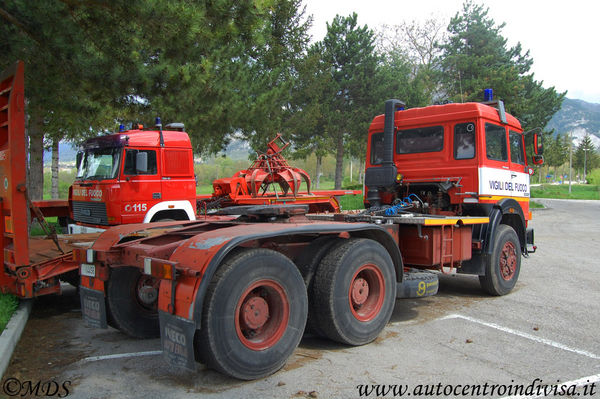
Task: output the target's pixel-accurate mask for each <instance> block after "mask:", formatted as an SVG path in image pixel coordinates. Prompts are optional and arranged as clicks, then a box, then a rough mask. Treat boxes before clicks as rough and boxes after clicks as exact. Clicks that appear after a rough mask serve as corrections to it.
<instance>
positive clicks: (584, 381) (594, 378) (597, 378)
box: [500, 374, 600, 399]
mask: <svg viewBox="0 0 600 399" xmlns="http://www.w3.org/2000/svg"><path fill="white" fill-rule="evenodd" d="M596 382H600V374H596V375H590V376H589V377H583V378H580V379H578V380H573V381H567V382H561V383H557V384H558V386H559V389H558V392H559V395H560V392H561V390H560V387H563V386H564V387H571V386H576V387H583V386H586V385H590V384H594V383H596ZM551 385H552V384H551ZM590 393H591V392H590ZM596 393H597V392H596ZM561 396H562V395H561ZM576 396H579V394H576ZM544 397H546V395H538V396H505V397H503V398H500V399H522V398H528V399H535V398H544Z"/></svg>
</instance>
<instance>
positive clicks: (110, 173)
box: [77, 147, 122, 180]
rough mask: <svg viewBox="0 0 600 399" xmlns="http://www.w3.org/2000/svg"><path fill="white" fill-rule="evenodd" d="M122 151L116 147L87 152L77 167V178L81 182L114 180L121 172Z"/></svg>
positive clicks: (83, 154)
mask: <svg viewBox="0 0 600 399" xmlns="http://www.w3.org/2000/svg"><path fill="white" fill-rule="evenodd" d="M121 151H122V149H121V148H115V147H113V148H98V149H89V150H85V152H83V153H82V156H81V161H80V162H79V165H78V167H77V178H78V179H80V180H104V179H114V178H115V177H116V176H117V174H118V172H119V165H120V163H121ZM78 158H79V157H78Z"/></svg>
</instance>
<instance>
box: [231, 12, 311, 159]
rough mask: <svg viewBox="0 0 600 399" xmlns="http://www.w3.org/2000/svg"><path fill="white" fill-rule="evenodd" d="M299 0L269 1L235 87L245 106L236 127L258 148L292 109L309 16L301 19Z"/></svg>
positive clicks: (262, 149) (302, 15)
mask: <svg viewBox="0 0 600 399" xmlns="http://www.w3.org/2000/svg"><path fill="white" fill-rule="evenodd" d="M301 3H302V2H301V0H278V1H275V2H273V4H272V5H271V6H270V7H269V8H268V13H267V15H266V18H265V20H264V21H263V24H262V26H261V28H260V32H261V35H262V36H261V37H262V42H261V43H259V45H257V46H256V47H255V48H254V49H253V51H251V52H249V54H248V57H247V59H246V61H245V67H246V68H247V70H248V72H247V73H245V74H242V75H243V77H244V78H245V82H244V84H242V85H240V86H239V89H240V92H241V94H242V97H241V99H240V100H241V101H243V103H244V105H245V108H244V111H243V112H242V113H241V114H240V115H239V126H240V128H241V130H242V131H243V137H244V138H245V139H248V140H249V141H250V144H251V146H252V148H254V149H255V150H258V151H264V149H265V146H266V143H267V142H268V141H270V140H272V139H273V137H274V136H275V134H277V133H278V132H282V131H283V130H284V127H285V125H286V122H287V120H288V119H289V118H290V117H291V115H292V113H293V112H294V109H293V107H292V95H293V87H294V85H295V81H296V79H297V78H298V74H299V72H298V70H299V68H300V64H301V63H302V60H303V58H304V56H305V55H306V51H307V46H308V42H309V36H308V28H309V27H310V24H311V22H312V18H311V17H308V18H305V16H304V14H305V7H303V6H302V4H301ZM283 133H286V132H285V131H283Z"/></svg>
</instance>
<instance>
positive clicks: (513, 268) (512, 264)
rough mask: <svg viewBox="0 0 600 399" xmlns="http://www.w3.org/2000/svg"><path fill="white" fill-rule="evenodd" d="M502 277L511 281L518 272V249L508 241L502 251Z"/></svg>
mask: <svg viewBox="0 0 600 399" xmlns="http://www.w3.org/2000/svg"><path fill="white" fill-rule="evenodd" d="M498 261H499V262H500V276H502V278H503V279H504V280H506V281H510V280H511V279H512V278H513V277H514V276H515V273H516V272H517V248H516V247H515V244H513V243H512V242H511V241H507V242H506V243H505V244H504V246H503V247H502V250H501V251H500V259H499V260H498Z"/></svg>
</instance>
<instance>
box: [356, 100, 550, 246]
mask: <svg viewBox="0 0 600 399" xmlns="http://www.w3.org/2000/svg"><path fill="white" fill-rule="evenodd" d="M386 129H387V131H386ZM526 138H527V140H526ZM530 138H531V140H530ZM526 141H527V143H529V142H531V143H532V144H534V145H532V147H533V149H532V156H531V157H530V159H529V161H530V162H529V163H528V158H527V155H526V151H525V148H526ZM538 145H539V147H538ZM541 151H542V148H541V140H540V139H539V136H538V134H537V133H535V134H531V135H529V134H524V133H523V129H522V128H521V124H520V122H519V121H518V120H517V118H515V117H513V116H512V115H510V114H508V113H506V112H505V110H504V104H503V103H502V102H501V101H496V102H487V103H462V104H444V105H432V106H428V107H422V108H412V109H405V106H404V104H403V103H402V102H400V101H398V100H388V101H387V102H386V114H385V115H379V116H376V117H375V118H374V119H373V121H372V123H371V125H370V127H369V132H368V148H367V159H366V172H365V186H366V188H365V205H366V206H367V207H369V206H375V207H388V206H392V207H394V209H392V210H391V211H388V214H390V213H393V212H394V211H395V210H399V211H402V210H403V209H407V210H410V211H412V212H414V211H417V212H420V213H425V214H434V215H435V214H437V215H464V216H489V217H490V225H488V226H485V225H484V226H482V229H475V230H474V231H473V242H474V249H476V250H477V249H482V250H483V251H484V252H485V250H486V249H488V248H486V247H487V246H488V245H489V243H490V242H492V241H493V232H494V229H495V226H496V225H497V224H500V223H502V224H507V225H510V226H511V227H512V228H513V229H514V230H515V232H516V233H517V235H518V236H519V239H520V241H521V250H522V252H523V254H525V255H527V244H531V245H533V230H531V229H527V223H528V221H529V220H530V219H531V212H530V210H529V197H530V174H531V173H533V170H532V169H531V168H530V167H529V164H532V163H535V164H539V163H541V162H543V158H542V156H541ZM532 251H533V249H532V250H530V252H532Z"/></svg>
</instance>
